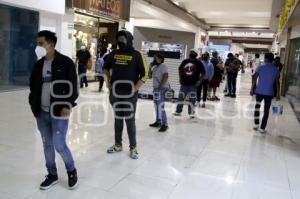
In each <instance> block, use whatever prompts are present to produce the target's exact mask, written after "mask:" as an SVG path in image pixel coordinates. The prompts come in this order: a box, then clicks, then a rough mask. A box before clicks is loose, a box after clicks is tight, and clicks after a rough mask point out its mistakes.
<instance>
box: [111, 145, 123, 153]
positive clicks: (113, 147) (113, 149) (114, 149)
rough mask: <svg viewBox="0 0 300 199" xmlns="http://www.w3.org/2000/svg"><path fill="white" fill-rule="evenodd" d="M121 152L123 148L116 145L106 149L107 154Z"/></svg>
mask: <svg viewBox="0 0 300 199" xmlns="http://www.w3.org/2000/svg"><path fill="white" fill-rule="evenodd" d="M121 151H123V147H122V146H120V145H116V144H115V145H113V146H111V147H109V148H108V149H107V153H118V152H121Z"/></svg>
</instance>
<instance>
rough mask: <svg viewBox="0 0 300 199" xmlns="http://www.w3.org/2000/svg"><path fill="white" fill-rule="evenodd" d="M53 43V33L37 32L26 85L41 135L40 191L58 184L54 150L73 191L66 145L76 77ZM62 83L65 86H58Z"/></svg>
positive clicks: (73, 174) (75, 180) (72, 170)
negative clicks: (34, 58)
mask: <svg viewBox="0 0 300 199" xmlns="http://www.w3.org/2000/svg"><path fill="white" fill-rule="evenodd" d="M56 42H57V37H56V34H55V33H53V32H50V31H41V32H39V33H38V35H37V47H36V54H37V57H38V58H39V60H38V61H37V62H36V63H35V65H34V67H33V70H32V73H31V76H30V85H29V87H30V94H29V104H30V107H31V110H32V112H33V115H34V117H35V118H36V121H37V126H38V129H39V131H40V133H41V137H42V140H43V146H44V155H45V159H46V167H47V170H48V175H47V176H46V179H45V180H44V181H43V182H42V183H41V185H40V189H41V190H47V189H49V188H51V187H52V186H53V185H55V184H57V183H58V176H57V168H56V163H55V150H56V151H57V152H58V153H59V154H60V155H61V157H62V159H63V161H64V163H65V167H66V170H67V173H68V185H69V188H70V189H75V188H76V187H77V185H78V178H77V170H76V168H75V164H74V160H73V157H72V154H71V151H70V149H69V148H68V146H67V144H66V137H67V132H68V124H69V117H70V114H71V110H72V107H74V106H76V103H75V101H76V99H77V98H78V88H77V86H78V85H77V84H78V83H77V82H78V78H77V74H76V67H75V64H74V62H73V61H72V60H71V59H70V58H69V57H67V56H65V55H62V54H60V53H59V52H57V51H56V50H55V45H56ZM62 80H63V81H66V82H67V83H57V81H62ZM68 83H70V85H69V84H68ZM54 94H55V96H54Z"/></svg>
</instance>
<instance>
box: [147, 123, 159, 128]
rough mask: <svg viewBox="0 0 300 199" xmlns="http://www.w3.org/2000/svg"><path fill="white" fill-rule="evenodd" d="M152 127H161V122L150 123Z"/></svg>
mask: <svg viewBox="0 0 300 199" xmlns="http://www.w3.org/2000/svg"><path fill="white" fill-rule="evenodd" d="M149 126H150V127H154V128H159V127H161V123H160V122H154V123H153V124H149Z"/></svg>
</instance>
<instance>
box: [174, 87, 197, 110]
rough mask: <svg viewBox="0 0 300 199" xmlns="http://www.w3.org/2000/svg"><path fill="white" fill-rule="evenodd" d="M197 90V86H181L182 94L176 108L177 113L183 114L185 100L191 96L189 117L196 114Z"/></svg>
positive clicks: (180, 93)
mask: <svg viewBox="0 0 300 199" xmlns="http://www.w3.org/2000/svg"><path fill="white" fill-rule="evenodd" d="M196 95H197V88H196V86H184V85H181V87H180V92H179V96H178V104H177V108H176V113H181V112H182V110H183V104H184V100H185V98H186V97H187V96H189V99H190V100H189V110H188V111H189V115H191V114H194V107H195V102H196V97H197V96H196Z"/></svg>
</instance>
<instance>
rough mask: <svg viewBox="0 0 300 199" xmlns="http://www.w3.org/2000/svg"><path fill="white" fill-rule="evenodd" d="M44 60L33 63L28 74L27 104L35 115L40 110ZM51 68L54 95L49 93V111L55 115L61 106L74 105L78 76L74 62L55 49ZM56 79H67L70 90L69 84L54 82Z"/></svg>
mask: <svg viewBox="0 0 300 199" xmlns="http://www.w3.org/2000/svg"><path fill="white" fill-rule="evenodd" d="M44 60H45V58H42V59H40V60H38V61H37V62H36V63H35V64H34V67H33V70H32V73H31V76H30V84H29V87H30V94H29V104H30V107H31V110H32V112H33V114H34V116H35V117H37V116H38V114H39V113H40V112H41V95H42V85H43V66H44ZM51 70H52V90H53V93H54V94H55V95H56V96H55V97H54V96H52V95H51V105H50V107H51V108H50V111H51V113H53V114H54V115H55V116H60V112H61V110H62V108H64V107H69V108H72V107H74V106H76V103H75V101H76V99H77V98H78V77H77V73H76V68H75V64H74V62H73V61H72V60H71V59H70V58H69V57H67V56H65V55H62V54H60V53H59V52H57V51H55V57H54V60H53V62H52V68H51ZM57 80H65V81H68V82H69V83H70V84H71V85H72V92H70V85H69V84H67V83H59V82H54V81H57ZM53 83H54V85H53ZM59 95H60V96H59ZM54 103H55V104H54ZM52 111H53V112H52Z"/></svg>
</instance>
